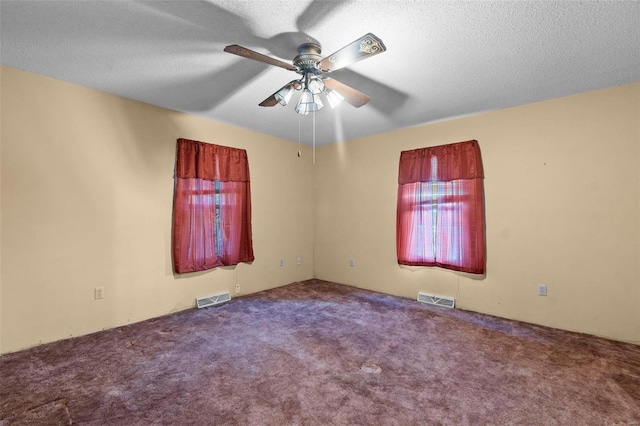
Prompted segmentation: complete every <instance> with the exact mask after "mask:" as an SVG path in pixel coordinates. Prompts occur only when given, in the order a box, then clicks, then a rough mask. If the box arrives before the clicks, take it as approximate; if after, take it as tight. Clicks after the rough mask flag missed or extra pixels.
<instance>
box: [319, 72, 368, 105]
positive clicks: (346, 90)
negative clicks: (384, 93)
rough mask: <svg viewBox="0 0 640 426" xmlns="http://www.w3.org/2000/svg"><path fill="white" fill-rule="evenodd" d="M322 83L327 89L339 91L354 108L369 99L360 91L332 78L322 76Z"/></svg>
mask: <svg viewBox="0 0 640 426" xmlns="http://www.w3.org/2000/svg"><path fill="white" fill-rule="evenodd" d="M322 81H324V85H325V87H326V88H327V89H331V90H335V91H336V92H338V93H340V94H341V95H342V97H343V98H344V100H345V101H347V102H349V103H350V104H351V105H353V106H354V107H356V108H360V107H361V106H362V105H365V104H366V103H367V102H369V101H370V100H371V98H370V97H369V96H367V95H365V94H364V93H362V92H359V91H357V90H356V89H354V88H353V87H350V86H347V85H346V84H344V83H340V82H339V81H338V80H334V79H333V78H324V79H323V80H322Z"/></svg>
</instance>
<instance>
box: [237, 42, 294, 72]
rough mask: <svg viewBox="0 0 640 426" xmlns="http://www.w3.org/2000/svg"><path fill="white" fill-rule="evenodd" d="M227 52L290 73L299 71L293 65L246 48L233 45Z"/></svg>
mask: <svg viewBox="0 0 640 426" xmlns="http://www.w3.org/2000/svg"><path fill="white" fill-rule="evenodd" d="M224 51H225V52H228V53H233V54H234V55H238V56H242V57H243V58H248V59H253V60H254V61H259V62H264V63H265V64H269V65H275V66H276V67H280V68H284V69H287V70H290V71H297V68H296V67H294V66H293V64H287V63H286V62H282V61H280V60H278V59H274V58H272V57H270V56H267V55H263V54H262V53H258V52H255V51H253V50H251V49H247V48H246V47H242V46H238V45H237V44H232V45H230V46H227V47H225V48H224Z"/></svg>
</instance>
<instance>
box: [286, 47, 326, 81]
mask: <svg viewBox="0 0 640 426" xmlns="http://www.w3.org/2000/svg"><path fill="white" fill-rule="evenodd" d="M321 52H322V50H321V49H320V45H318V44H316V43H305V44H301V45H300V47H298V56H296V57H295V58H293V65H294V66H295V67H296V68H298V72H299V73H301V74H307V73H310V72H311V73H313V74H318V72H319V71H320V70H319V69H318V63H319V62H320V61H321V60H322V57H321V56H320V53H321Z"/></svg>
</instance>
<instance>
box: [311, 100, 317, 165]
mask: <svg viewBox="0 0 640 426" xmlns="http://www.w3.org/2000/svg"><path fill="white" fill-rule="evenodd" d="M312 114H313V164H314V165H315V164H316V112H315V111H314V112H313V113H312Z"/></svg>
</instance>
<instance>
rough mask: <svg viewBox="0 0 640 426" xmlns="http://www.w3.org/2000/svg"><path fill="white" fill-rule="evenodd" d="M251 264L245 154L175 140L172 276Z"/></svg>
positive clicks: (249, 198)
mask: <svg viewBox="0 0 640 426" xmlns="http://www.w3.org/2000/svg"><path fill="white" fill-rule="evenodd" d="M253 260H254V256H253V243H252V239H251V190H250V182H249V163H248V160H247V154H246V151H245V150H241V149H236V148H229V147H224V146H219V145H212V144H206V143H203V142H197V141H190V140H187V139H179V140H178V150H177V159H176V176H175V189H174V205H173V261H174V268H175V271H176V273H185V272H194V271H202V270H206V269H211V268H215V267H218V266H223V265H236V264H238V263H240V262H251V261H253Z"/></svg>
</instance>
